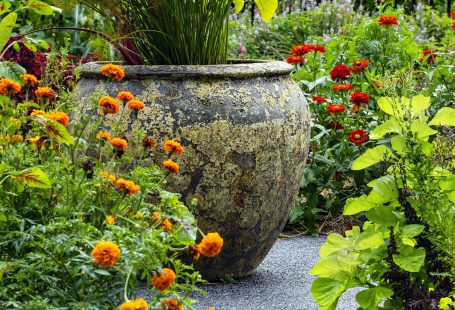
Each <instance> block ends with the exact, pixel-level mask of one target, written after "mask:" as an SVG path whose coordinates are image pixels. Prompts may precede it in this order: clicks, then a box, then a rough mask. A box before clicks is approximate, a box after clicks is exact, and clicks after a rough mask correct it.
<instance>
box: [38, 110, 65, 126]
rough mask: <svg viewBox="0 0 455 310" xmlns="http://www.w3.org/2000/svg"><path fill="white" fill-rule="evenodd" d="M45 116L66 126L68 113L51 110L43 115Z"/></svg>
mask: <svg viewBox="0 0 455 310" xmlns="http://www.w3.org/2000/svg"><path fill="white" fill-rule="evenodd" d="M43 116H44V117H45V118H48V119H52V120H54V121H57V122H59V123H60V124H62V125H63V126H65V127H66V126H67V125H68V123H69V121H70V118H69V117H68V114H66V113H65V112H51V113H47V114H44V115H43Z"/></svg>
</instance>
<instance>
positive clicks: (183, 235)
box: [172, 205, 197, 245]
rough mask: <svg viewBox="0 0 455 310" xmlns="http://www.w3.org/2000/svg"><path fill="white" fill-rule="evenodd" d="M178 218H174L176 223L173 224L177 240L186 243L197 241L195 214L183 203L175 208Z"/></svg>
mask: <svg viewBox="0 0 455 310" xmlns="http://www.w3.org/2000/svg"><path fill="white" fill-rule="evenodd" d="M175 209H176V210H175V212H176V215H177V216H178V218H173V219H174V220H175V221H176V223H175V225H173V227H172V228H173V229H174V231H175V236H176V238H177V240H178V241H179V242H180V243H181V244H184V245H191V244H193V243H194V242H195V241H196V237H197V226H196V224H195V220H194V216H193V214H192V213H191V212H190V211H189V210H188V209H187V208H186V207H185V206H183V205H181V206H179V207H178V208H175Z"/></svg>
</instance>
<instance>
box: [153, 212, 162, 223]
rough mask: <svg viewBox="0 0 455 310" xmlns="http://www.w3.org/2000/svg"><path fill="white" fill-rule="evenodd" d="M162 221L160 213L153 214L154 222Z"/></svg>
mask: <svg viewBox="0 0 455 310" xmlns="http://www.w3.org/2000/svg"><path fill="white" fill-rule="evenodd" d="M160 219H161V215H160V214H159V213H158V212H153V214H152V221H154V222H158V221H159V220H160Z"/></svg>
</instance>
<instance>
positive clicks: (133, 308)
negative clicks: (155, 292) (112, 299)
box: [119, 298, 149, 310]
mask: <svg viewBox="0 0 455 310" xmlns="http://www.w3.org/2000/svg"><path fill="white" fill-rule="evenodd" d="M148 308H149V305H148V304H147V302H146V301H145V300H144V299H142V298H139V299H135V300H130V301H127V302H125V303H123V304H122V305H121V306H120V308H119V310H148Z"/></svg>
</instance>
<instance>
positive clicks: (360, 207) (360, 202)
mask: <svg viewBox="0 0 455 310" xmlns="http://www.w3.org/2000/svg"><path fill="white" fill-rule="evenodd" d="M374 207H375V204H374V203H373V202H371V201H369V200H368V197H367V196H366V195H362V196H360V197H358V198H348V199H347V200H346V205H345V206H344V212H343V215H354V214H357V213H360V212H363V211H367V210H370V209H373V208H374Z"/></svg>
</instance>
